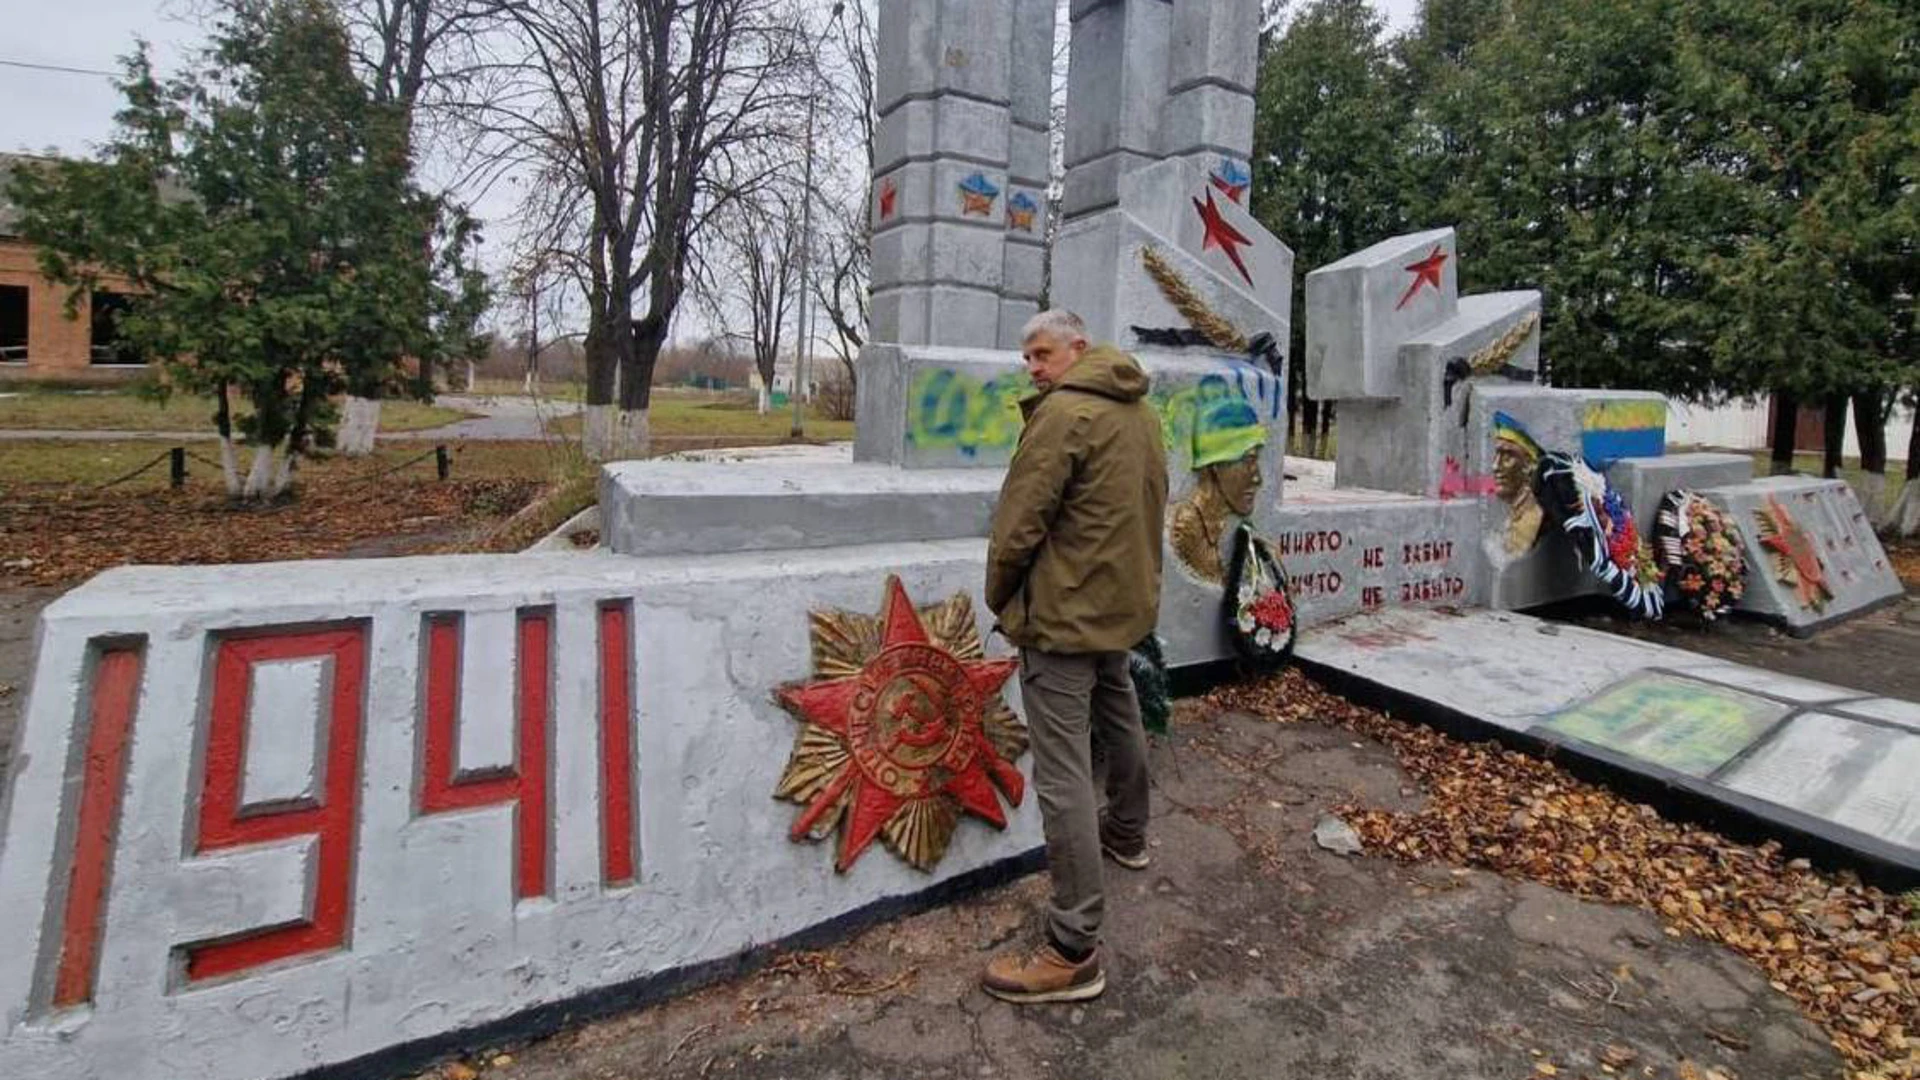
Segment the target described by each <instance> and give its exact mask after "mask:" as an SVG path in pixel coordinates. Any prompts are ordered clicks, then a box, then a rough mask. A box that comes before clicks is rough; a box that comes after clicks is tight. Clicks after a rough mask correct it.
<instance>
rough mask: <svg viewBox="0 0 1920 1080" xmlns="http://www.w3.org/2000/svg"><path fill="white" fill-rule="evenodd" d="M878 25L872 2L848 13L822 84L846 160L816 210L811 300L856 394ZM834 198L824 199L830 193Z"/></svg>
mask: <svg viewBox="0 0 1920 1080" xmlns="http://www.w3.org/2000/svg"><path fill="white" fill-rule="evenodd" d="M875 25H876V19H875V15H874V10H873V4H872V0H855V2H853V3H849V4H847V5H846V6H845V8H844V10H843V12H842V16H841V18H840V20H839V21H838V24H837V26H836V27H835V29H836V30H837V34H836V35H835V36H834V37H833V39H832V42H831V45H832V48H831V49H830V50H826V51H825V53H824V55H823V56H822V58H821V63H822V66H823V67H826V68H828V69H829V70H827V71H825V72H823V73H822V74H823V79H822V82H823V84H824V85H826V86H828V87H830V88H831V94H830V100H831V105H832V107H831V108H829V109H828V110H827V114H828V116H829V117H831V118H833V119H835V120H838V121H839V122H838V123H834V122H833V121H832V120H830V121H829V123H828V124H827V125H826V130H825V133H824V141H825V142H826V143H827V144H828V145H830V146H834V147H842V148H844V149H845V150H846V152H845V153H829V154H826V155H823V156H824V157H825V158H826V163H827V166H828V167H827V168H826V169H825V170H824V179H823V181H822V184H821V192H817V193H816V195H817V196H820V197H819V198H818V201H817V203H816V208H815V211H814V213H815V217H816V220H818V221H819V222H820V229H819V234H818V236H817V238H816V243H815V249H814V252H813V258H814V265H815V267H816V269H815V271H814V273H813V276H812V293H813V299H814V302H815V304H816V305H818V307H819V308H820V310H821V311H822V312H824V313H825V314H826V316H827V320H828V321H829V322H831V323H832V324H833V336H832V338H831V339H830V340H829V344H830V345H831V347H832V349H833V352H834V356H835V357H836V358H837V359H838V360H839V361H840V365H841V369H842V374H843V376H844V377H845V379H846V382H847V385H848V386H849V387H851V386H852V385H853V384H854V381H855V379H856V377H857V372H856V370H855V365H854V361H855V359H856V358H858V356H859V355H860V347H861V346H862V345H865V344H866V341H867V287H868V282H869V281H870V278H871V274H870V265H869V261H868V244H869V241H870V240H871V239H872V232H873V229H872V218H871V216H870V215H871V214H872V209H871V208H872V206H873V135H874V128H875V126H876V124H877V123H878V119H877V117H875V116H874V97H873V74H874V63H875V53H876V44H875V38H874V28H875ZM829 192H830V193H831V194H832V196H834V197H826V196H825V194H824V193H829Z"/></svg>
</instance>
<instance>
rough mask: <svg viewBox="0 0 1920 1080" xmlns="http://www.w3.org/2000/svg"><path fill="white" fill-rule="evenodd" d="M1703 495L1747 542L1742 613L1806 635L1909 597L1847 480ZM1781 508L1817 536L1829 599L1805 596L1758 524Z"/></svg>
mask: <svg viewBox="0 0 1920 1080" xmlns="http://www.w3.org/2000/svg"><path fill="white" fill-rule="evenodd" d="M1701 494H1702V495H1704V496H1705V497H1706V498H1707V499H1709V500H1711V501H1712V502H1713V503H1714V504H1715V505H1716V506H1719V507H1720V508H1721V509H1722V510H1725V511H1726V512H1727V513H1728V515H1729V516H1731V517H1732V518H1733V520H1734V524H1735V525H1737V526H1738V527H1739V528H1740V534H1741V537H1742V538H1743V539H1744V540H1745V542H1746V555H1747V567H1748V571H1747V591H1746V595H1745V596H1744V597H1743V598H1742V599H1741V601H1740V604H1739V605H1738V610H1741V611H1745V612H1749V613H1751V614H1755V615H1759V616H1762V617H1765V618H1771V619H1777V620H1779V621H1780V622H1782V623H1784V624H1785V625H1786V626H1787V628H1788V629H1790V630H1793V631H1795V632H1807V631H1810V630H1813V629H1815V628H1818V627H1820V626H1824V625H1826V624H1828V623H1831V622H1833V621H1835V620H1837V619H1841V618H1844V617H1846V616H1847V615H1850V614H1853V613H1855V612H1858V611H1863V610H1866V609H1868V608H1871V607H1874V606H1876V605H1878V604H1882V603H1885V602H1887V601H1889V600H1892V599H1894V598H1896V597H1899V596H1902V595H1904V594H1905V591H1906V590H1905V589H1904V588H1903V587H1902V586H1901V584H1900V578H1899V575H1897V574H1895V573H1894V570H1893V566H1892V564H1891V563H1889V562H1888V561H1887V552H1886V548H1885V547H1883V546H1882V545H1881V543H1880V538H1879V537H1878V536H1877V535H1875V533H1874V531H1873V526H1872V524H1871V523H1870V522H1869V521H1868V520H1867V515H1866V511H1864V510H1863V509H1861V507H1860V500H1859V498H1858V497H1856V496H1855V495H1854V493H1853V489H1852V488H1850V487H1848V486H1847V483H1846V481H1844V480H1821V479H1818V478H1816V477H1811V476H1769V477H1762V478H1760V479H1757V480H1752V481H1749V482H1747V483H1744V484H1729V485H1726V486H1723V487H1715V488H1707V489H1705V490H1703V491H1702V492H1701ZM1775 507H1777V508H1778V509H1779V511H1780V512H1782V513H1784V514H1785V515H1786V517H1787V518H1788V519H1789V520H1791V521H1792V522H1794V523H1795V524H1796V525H1797V526H1798V527H1799V529H1800V530H1802V531H1803V532H1804V533H1805V534H1806V535H1807V536H1808V537H1809V539H1810V540H1811V553H1812V555H1813V557H1814V558H1815V559H1816V560H1817V562H1818V565H1819V568H1820V574H1821V577H1822V579H1823V580H1824V582H1825V584H1826V590H1825V592H1826V593H1830V594H1831V595H1830V596H1826V597H1825V598H1824V599H1823V598H1821V596H1820V595H1819V594H1818V593H1817V592H1816V593H1815V594H1813V595H1809V596H1802V595H1800V594H1799V593H1797V592H1796V590H1795V589H1793V588H1792V587H1790V586H1788V585H1787V584H1785V583H1784V582H1783V581H1782V580H1781V579H1780V576H1779V573H1778V571H1777V569H1776V567H1775V554H1774V552H1773V551H1772V550H1770V549H1769V548H1768V547H1767V546H1766V545H1765V543H1764V540H1763V538H1762V530H1761V528H1760V520H1761V515H1763V514H1766V513H1768V512H1770V511H1771V510H1772V509H1773V508H1775Z"/></svg>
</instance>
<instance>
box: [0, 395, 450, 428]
mask: <svg viewBox="0 0 1920 1080" xmlns="http://www.w3.org/2000/svg"><path fill="white" fill-rule="evenodd" d="M236 408H237V409H238V410H239V412H240V413H241V414H243V415H244V414H245V413H246V412H248V411H250V410H246V409H245V408H244V407H241V406H240V405H239V403H238V402H236ZM213 414H214V403H213V399H212V398H202V397H185V396H176V397H173V398H171V399H169V400H168V401H166V402H164V403H162V402H157V401H150V400H147V399H145V398H142V397H140V396H139V395H137V394H135V393H134V392H132V391H130V390H111V391H71V390H69V391H53V390H39V391H30V392H27V393H22V394H21V395H20V396H18V397H0V429H11V430H15V431H181V432H187V431H207V432H211V431H212V430H213ZM471 415H473V414H471V413H465V412H461V411H460V410H458V409H448V408H444V407H442V406H438V405H424V404H421V403H420V402H417V401H389V402H387V403H386V404H384V405H382V406H381V407H380V430H382V431H424V430H427V429H430V428H437V427H444V426H446V425H448V424H451V423H455V422H457V421H460V420H464V419H466V418H468V417H469V416H471ZM236 419H237V417H236Z"/></svg>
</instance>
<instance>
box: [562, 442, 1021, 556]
mask: <svg viewBox="0 0 1920 1080" xmlns="http://www.w3.org/2000/svg"><path fill="white" fill-rule="evenodd" d="M1000 480H1001V473H1000V472H999V471H998V470H989V469H913V470H908V469H898V468H894V467H892V466H889V465H875V464H846V465H838V466H834V467H831V468H820V467H818V466H815V465H811V464H806V463H800V464H787V463H783V462H773V461H758V462H742V463H738V464H724V463H722V464H701V463H696V462H685V461H627V462H620V463H617V464H613V465H608V466H606V467H605V468H604V469H602V470H601V474H600V506H601V508H602V509H603V511H604V513H605V528H604V531H603V533H602V536H603V538H604V542H605V543H606V545H607V547H608V548H609V549H611V550H612V551H613V552H615V553H616V554H620V555H697V554H700V553H703V552H714V551H778V550H784V549H792V548H826V547H839V546H842V545H850V544H891V543H912V542H914V541H917V540H952V539H959V538H963V537H984V536H986V535H987V527H988V524H989V523H990V522H991V520H992V517H993V505H994V503H995V501H996V500H997V499H998V498H999V495H1000Z"/></svg>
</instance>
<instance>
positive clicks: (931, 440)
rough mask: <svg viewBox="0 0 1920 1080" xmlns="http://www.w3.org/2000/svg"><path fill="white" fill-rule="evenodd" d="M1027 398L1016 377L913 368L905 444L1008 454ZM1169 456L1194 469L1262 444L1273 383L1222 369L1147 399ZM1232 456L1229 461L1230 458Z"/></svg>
mask: <svg viewBox="0 0 1920 1080" xmlns="http://www.w3.org/2000/svg"><path fill="white" fill-rule="evenodd" d="M1031 393H1033V380H1032V379H1030V378H1028V377H1027V374H1026V372H1024V371H1014V372H1008V373H1006V374H1004V375H998V376H995V377H993V378H991V379H981V378H979V377H978V376H975V375H971V374H968V373H967V372H964V371H956V370H954V369H952V368H921V369H919V370H917V371H915V372H914V373H913V378H912V381H911V382H910V383H909V384H908V387H907V433H906V434H907V445H908V446H911V447H913V448H915V449H916V450H947V451H951V452H953V453H955V454H957V455H959V456H960V457H962V458H966V459H973V458H977V457H980V456H981V455H983V454H984V455H995V454H1010V453H1012V451H1013V448H1014V445H1015V444H1016V443H1018V442H1019V441H1020V426H1021V417H1020V399H1021V398H1024V397H1026V396H1027V395H1028V394H1031ZM1148 401H1149V403H1150V404H1152V406H1153V408H1154V411H1155V412H1157V413H1158V414H1159V415H1160V428H1161V434H1162V436H1163V438H1164V439H1165V441H1166V447H1167V450H1168V452H1169V453H1170V454H1173V455H1174V456H1176V457H1177V459H1178V460H1179V461H1180V463H1181V464H1182V465H1184V466H1185V467H1188V468H1192V467H1194V462H1195V460H1196V454H1197V455H1198V456H1199V457H1203V458H1205V457H1215V456H1218V455H1217V454H1216V451H1217V452H1218V453H1219V454H1225V453H1228V452H1229V450H1230V448H1233V447H1238V448H1239V450H1240V453H1244V452H1245V451H1246V450H1248V449H1251V448H1252V447H1254V446H1257V445H1259V444H1260V443H1261V442H1263V441H1264V440H1265V437H1266V425H1267V424H1269V423H1272V422H1273V421H1276V420H1278V419H1280V418H1281V417H1282V416H1284V415H1285V413H1286V391H1285V387H1284V386H1283V385H1282V383H1281V381H1280V379H1279V378H1278V377H1276V376H1275V375H1273V374H1272V373H1270V372H1267V371H1264V370H1262V369H1260V368H1257V367H1254V366H1253V365H1251V364H1243V363H1225V364H1222V365H1220V367H1219V368H1218V369H1217V370H1215V371H1213V372H1210V373H1208V374H1207V375H1205V376H1202V377H1201V379H1200V380H1199V381H1198V382H1197V383H1193V384H1191V385H1188V386H1182V387H1179V388H1176V389H1168V390H1155V391H1153V392H1152V393H1151V394H1150V395H1149V396H1148ZM1235 456H1237V455H1235Z"/></svg>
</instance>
